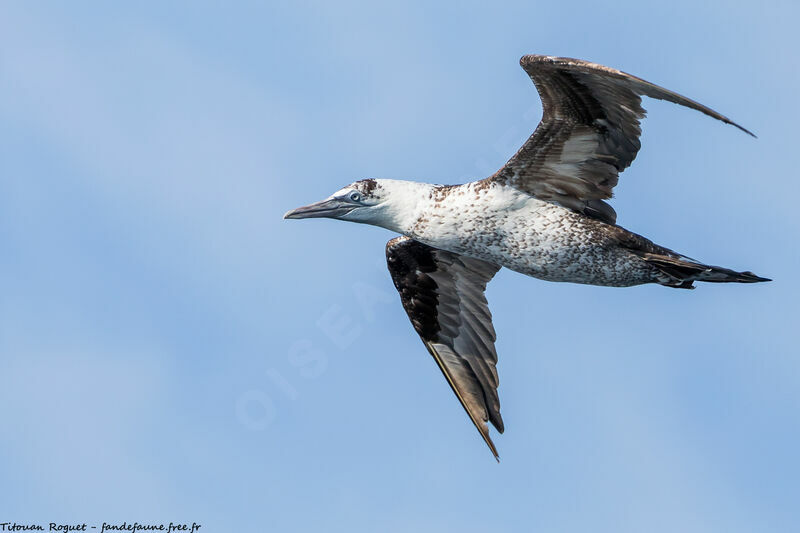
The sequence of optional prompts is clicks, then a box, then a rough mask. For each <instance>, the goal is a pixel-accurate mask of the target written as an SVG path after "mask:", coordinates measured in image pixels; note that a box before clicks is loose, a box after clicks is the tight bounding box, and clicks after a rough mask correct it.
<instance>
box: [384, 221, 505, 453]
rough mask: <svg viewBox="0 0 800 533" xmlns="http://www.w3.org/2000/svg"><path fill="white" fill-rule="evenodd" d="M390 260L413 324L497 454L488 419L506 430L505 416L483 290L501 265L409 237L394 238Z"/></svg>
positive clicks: (489, 320)
mask: <svg viewBox="0 0 800 533" xmlns="http://www.w3.org/2000/svg"><path fill="white" fill-rule="evenodd" d="M386 262H387V264H388V266H389V272H390V273H391V275H392V281H393V282H394V286H395V287H396V288H397V291H398V292H399V293H400V299H401V300H402V302H403V307H404V308H405V310H406V313H408V318H410V319H411V324H412V325H413V326H414V329H415V330H416V331H417V333H418V334H419V336H420V338H422V342H424V343H425V347H427V348H428V351H429V352H430V353H431V355H432V356H433V358H434V359H435V360H436V364H438V365H439V368H440V369H441V371H442V373H443V374H444V377H445V378H446V379H447V382H448V383H449V384H450V387H452V389H453V392H455V393H456V396H457V397H458V400H459V401H460V402H461V405H463V406H464V409H465V410H466V411H467V414H468V415H469V417H470V419H471V420H472V423H473V424H475V427H476V428H478V431H479V432H480V434H481V436H482V437H483V440H485V441H486V444H487V445H489V449H491V450H492V453H493V454H494V456H495V459H497V458H498V455H497V449H496V448H495V446H494V443H493V442H492V439H491V438H490V437H489V427H488V425H487V422H491V423H492V425H493V426H494V427H495V428H497V431H499V432H500V433H502V432H503V419H502V418H501V417H500V400H499V398H498V396H497V385H498V379H497V369H496V368H495V365H496V364H497V352H496V351H495V348H494V341H495V338H496V337H495V332H494V327H493V326H492V314H491V313H490V312H489V306H488V304H487V303H486V297H485V296H484V290H485V289H486V284H487V283H488V282H489V280H491V279H492V278H493V277H494V275H495V274H496V273H497V271H498V270H500V267H498V266H497V265H493V264H491V263H487V262H485V261H481V260H479V259H473V258H470V257H465V256H462V255H458V254H454V253H452V252H446V251H444V250H439V249H437V248H432V247H430V246H427V245H425V244H422V243H420V242H417V241H415V240H413V239H410V238H408V237H398V238H396V239H392V240H391V241H389V243H388V244H387V245H386Z"/></svg>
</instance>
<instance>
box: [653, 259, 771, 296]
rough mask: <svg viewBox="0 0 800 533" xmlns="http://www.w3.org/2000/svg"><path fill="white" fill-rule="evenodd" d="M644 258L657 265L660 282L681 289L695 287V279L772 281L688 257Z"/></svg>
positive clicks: (725, 281) (738, 281) (749, 281)
mask: <svg viewBox="0 0 800 533" xmlns="http://www.w3.org/2000/svg"><path fill="white" fill-rule="evenodd" d="M640 255H641V257H642V259H644V260H645V261H647V262H648V263H650V264H651V265H653V266H654V267H656V268H657V269H658V270H659V271H660V272H661V273H662V274H664V276H663V278H659V280H658V282H659V283H661V284H662V285H666V286H667V287H675V288H679V289H693V288H694V287H693V286H692V283H694V282H695V281H707V282H709V283H759V282H761V281H772V280H771V279H768V278H762V277H760V276H756V275H755V274H753V273H752V272H749V271H748V272H736V271H735V270H731V269H729V268H723V267H718V266H713V265H704V264H702V263H697V262H695V261H693V260H690V259H688V258H686V257H676V256H669V255H661V254H652V253H644V254H640Z"/></svg>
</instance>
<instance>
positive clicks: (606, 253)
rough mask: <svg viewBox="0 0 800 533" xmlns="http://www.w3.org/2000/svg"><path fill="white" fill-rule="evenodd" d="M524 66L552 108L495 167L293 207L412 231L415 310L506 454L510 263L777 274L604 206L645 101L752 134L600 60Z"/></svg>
mask: <svg viewBox="0 0 800 533" xmlns="http://www.w3.org/2000/svg"><path fill="white" fill-rule="evenodd" d="M521 64H522V67H523V68H524V69H525V71H526V72H527V73H528V75H529V76H530V77H531V79H532V80H533V82H534V83H535V85H536V88H537V89H538V91H539V94H540V96H541V99H542V105H543V108H544V113H543V115H542V121H541V123H540V124H539V126H538V127H537V128H536V131H535V132H534V133H533V135H531V137H530V138H529V139H528V140H527V141H526V142H525V144H524V145H523V146H522V148H520V150H519V151H518V152H517V153H516V154H515V155H514V156H513V157H512V158H511V159H510V160H509V161H508V163H506V165H505V166H503V168H501V169H500V170H498V171H497V172H496V173H495V174H494V175H492V176H490V177H488V178H486V179H484V180H480V181H476V182H472V183H466V184H463V185H429V184H424V183H415V182H406V181H395V180H378V179H367V180H361V181H358V182H355V183H353V184H351V185H349V186H347V187H345V188H344V189H341V190H339V191H337V192H336V193H334V194H333V195H332V196H331V197H329V198H327V199H325V200H323V201H322V202H318V203H316V204H312V205H310V206H306V207H302V208H298V209H295V210H293V211H291V212H289V213H287V214H286V217H287V218H307V217H330V218H339V219H342V220H350V221H353V222H362V223H367V224H374V225H377V226H382V227H384V228H388V229H390V230H392V231H395V232H397V233H400V234H402V235H403V236H402V237H398V238H396V239H392V240H391V241H389V243H388V245H387V248H386V258H387V263H388V267H389V272H390V274H391V276H392V281H393V282H394V285H395V287H396V288H397V291H398V293H399V294H400V299H401V302H402V304H403V308H404V309H405V311H406V313H407V314H408V317H409V319H410V320H411V323H412V325H413V326H414V329H415V330H416V332H417V333H418V334H419V336H420V338H421V339H422V341H423V343H424V344H425V346H426V348H427V349H428V351H429V352H430V353H431V355H432V356H433V358H434V360H435V361H436V363H437V365H438V366H439V368H440V369H441V371H442V373H443V374H444V375H445V377H446V379H447V382H448V383H449V384H450V386H451V387H452V389H453V391H454V392H455V394H456V396H457V397H458V399H459V401H460V402H461V404H462V406H463V407H464V409H465V410H466V411H467V414H468V415H469V417H470V419H471V420H472V422H473V423H474V424H475V427H476V428H478V431H479V432H480V434H481V436H482V437H483V439H484V440H485V441H486V444H487V445H488V446H489V448H490V449H491V451H492V453H493V454H494V456H495V457H497V450H496V448H495V446H494V444H493V443H492V440H491V438H490V436H489V427H488V423H489V422H491V423H492V424H493V425H494V426H495V428H497V430H498V431H500V432H501V433H502V431H503V421H502V418H501V416H500V401H499V396H498V394H497V386H498V383H499V382H498V377H497V370H496V368H495V364H496V363H497V353H496V352H495V347H494V343H495V331H494V327H493V326H492V319H491V313H490V312H489V308H488V305H487V303H486V298H485V296H484V290H485V288H486V284H487V283H488V282H489V281H490V280H491V279H492V277H493V276H494V275H495V273H496V272H497V271H498V270H499V269H500V268H501V267H506V268H509V269H511V270H515V271H517V272H521V273H523V274H527V275H529V276H533V277H536V278H539V279H543V280H548V281H559V282H571V283H584V284H591V285H604V286H611V287H628V286H632V285H640V284H644V283H658V284H661V285H664V286H667V287H674V288H683V289H689V288H693V283H694V282H695V281H706V282H738V283H754V282H759V281H768V280H767V279H766V278H761V277H758V276H756V275H755V274H753V273H752V272H736V271H734V270H730V269H727V268H722V267H716V266H710V265H706V264H703V263H700V262H698V261H695V260H693V259H690V258H688V257H685V256H683V255H681V254H678V253H676V252H673V251H672V250H670V249H668V248H665V247H663V246H659V245H657V244H655V243H653V242H652V241H650V240H649V239H646V238H645V237H642V236H641V235H637V234H636V233H633V232H631V231H628V230H626V229H624V228H622V227H620V226H617V225H616V213H615V212H614V210H613V209H612V208H611V206H610V205H608V204H607V203H606V202H605V201H604V200H606V199H608V198H611V196H612V193H613V189H614V186H616V184H617V181H618V176H619V173H620V172H622V171H623V170H625V168H627V167H628V166H629V165H630V164H631V162H632V161H633V160H634V158H635V157H636V154H637V153H638V151H639V147H640V144H639V135H640V133H641V129H640V124H639V122H640V120H641V119H642V118H643V117H644V115H645V110H644V108H643V107H642V106H641V97H642V96H649V97H652V98H657V99H661V100H667V101H670V102H674V103H676V104H680V105H683V106H686V107H689V108H692V109H695V110H697V111H700V112H702V113H705V114H706V115H708V116H711V117H713V118H716V119H718V120H721V121H723V122H726V123H728V124H733V125H734V126H736V127H737V128H739V129H741V130H742V131H745V132H746V133H750V132H749V131H747V130H745V129H744V128H742V127H741V126H739V125H738V124H735V123H734V122H732V121H731V120H729V119H728V118H727V117H725V116H723V115H720V114H719V113H717V112H716V111H713V110H711V109H709V108H707V107H705V106H703V105H701V104H699V103H697V102H695V101H693V100H689V99H688V98H685V97H683V96H680V95H678V94H676V93H674V92H672V91H669V90H666V89H663V88H661V87H658V86H656V85H653V84H652V83H649V82H647V81H644V80H642V79H640V78H637V77H635V76H631V75H629V74H625V73H624V72H621V71H618V70H615V69H611V68H608V67H604V66H602V65H597V64H594V63H588V62H585V61H581V60H577V59H570V58H559V57H549V56H525V57H523V58H522V60H521ZM751 135H752V134H751Z"/></svg>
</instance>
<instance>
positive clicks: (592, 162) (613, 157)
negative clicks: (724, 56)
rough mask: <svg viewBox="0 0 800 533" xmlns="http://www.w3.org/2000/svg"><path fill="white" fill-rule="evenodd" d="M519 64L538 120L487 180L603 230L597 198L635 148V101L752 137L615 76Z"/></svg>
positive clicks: (526, 60)
mask: <svg viewBox="0 0 800 533" xmlns="http://www.w3.org/2000/svg"><path fill="white" fill-rule="evenodd" d="M520 64H521V65H522V68H523V69H525V72H527V73H528V75H529V76H530V77H531V79H532V80H533V83H534V84H535V85H536V89H537V90H538V91H539V96H540V97H541V99H542V107H543V108H544V110H543V114H542V121H541V122H540V123H539V126H538V127H537V128H536V131H534V132H533V135H531V136H530V138H529V139H528V140H527V141H526V142H525V144H524V145H523V146H522V148H520V149H519V151H518V152H517V153H516V154H515V155H514V157H512V158H511V159H510V160H509V161H508V163H506V165H505V166H504V167H503V168H501V169H500V170H499V171H497V173H495V174H494V175H493V176H491V177H489V178H487V180H494V181H498V182H501V183H503V184H506V185H510V186H512V187H515V188H517V189H520V190H523V191H525V192H527V193H529V194H532V195H534V196H536V197H537V198H539V199H541V200H546V201H551V202H554V203H558V204H561V205H563V206H564V207H568V208H570V209H573V210H575V211H578V212H579V213H583V214H585V215H588V216H591V217H594V218H598V219H600V220H602V221H604V222H608V223H610V224H614V223H615V222H616V219H617V215H616V213H615V212H614V209H612V208H611V206H610V205H608V204H607V203H605V202H604V201H603V199H606V198H611V196H612V189H613V188H614V186H615V185H616V184H617V180H618V175H619V173H620V172H622V171H623V170H625V169H626V168H628V166H630V164H631V162H633V160H634V158H635V157H636V153H637V152H638V151H639V148H640V146H641V145H640V143H639V135H640V134H641V131H642V130H641V128H640V126H639V121H640V120H641V119H642V118H644V116H645V110H644V108H642V106H641V102H642V99H641V97H642V96H649V97H650V98H657V99H659V100H667V101H669V102H673V103H676V104H680V105H683V106H686V107H689V108H692V109H695V110H697V111H700V112H701V113H705V114H706V115H708V116H710V117H713V118H715V119H717V120H721V121H723V122H725V123H728V124H732V125H734V126H736V127H737V128H739V129H740V130H742V131H744V132H745V133H748V134H750V135H753V134H752V133H751V132H749V131H747V130H746V129H744V128H743V127H741V126H740V125H738V124H736V123H735V122H733V121H731V120H730V119H728V118H727V117H725V116H723V115H720V114H719V113H717V112H716V111H714V110H712V109H709V108H708V107H706V106H704V105H702V104H699V103H697V102H695V101H693V100H690V99H688V98H685V97H683V96H681V95H679V94H677V93H674V92H672V91H669V90H667V89H664V88H662V87H659V86H658V85H654V84H652V83H650V82H647V81H645V80H643V79H641V78H637V77H636V76H631V75H630V74H626V73H624V72H621V71H619V70H616V69H612V68H608V67H604V66H602V65H598V64H596V63H589V62H587V61H581V60H579V59H571V58H568V57H550V56H540V55H528V56H523V57H522V59H521V60H520ZM753 136H754V135H753Z"/></svg>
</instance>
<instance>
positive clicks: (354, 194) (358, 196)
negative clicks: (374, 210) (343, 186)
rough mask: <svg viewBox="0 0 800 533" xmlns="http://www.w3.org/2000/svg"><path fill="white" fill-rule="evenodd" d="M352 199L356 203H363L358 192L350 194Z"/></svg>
mask: <svg viewBox="0 0 800 533" xmlns="http://www.w3.org/2000/svg"><path fill="white" fill-rule="evenodd" d="M350 199H351V200H353V201H354V202H360V201H361V194H359V193H357V192H351V193H350Z"/></svg>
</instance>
